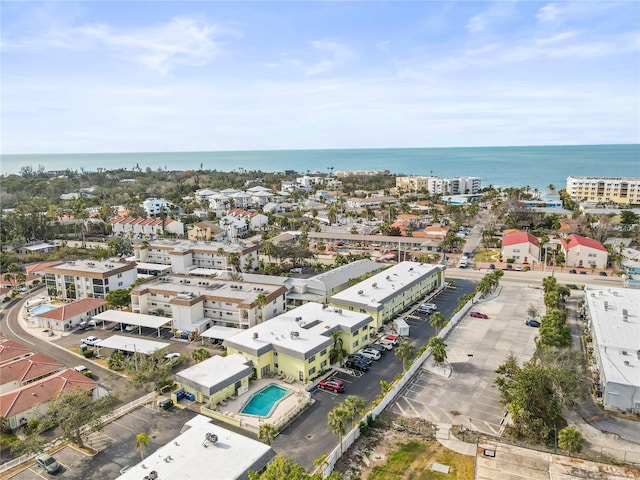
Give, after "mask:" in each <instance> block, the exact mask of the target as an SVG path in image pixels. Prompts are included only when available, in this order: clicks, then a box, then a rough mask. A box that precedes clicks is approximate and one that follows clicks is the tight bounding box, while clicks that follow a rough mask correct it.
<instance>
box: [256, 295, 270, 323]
mask: <svg viewBox="0 0 640 480" xmlns="http://www.w3.org/2000/svg"><path fill="white" fill-rule="evenodd" d="M256 303H257V304H258V306H259V307H260V319H261V320H264V307H266V306H267V304H268V303H269V297H267V296H266V295H265V294H264V293H259V294H258V296H257V297H256Z"/></svg>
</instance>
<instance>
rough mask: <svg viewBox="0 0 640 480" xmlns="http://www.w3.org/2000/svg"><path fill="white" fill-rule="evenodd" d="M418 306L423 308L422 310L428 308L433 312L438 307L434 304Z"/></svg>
mask: <svg viewBox="0 0 640 480" xmlns="http://www.w3.org/2000/svg"><path fill="white" fill-rule="evenodd" d="M420 306H421V307H424V308H429V309H431V310H433V311H435V310H438V305H436V304H435V303H423V304H422V305H420Z"/></svg>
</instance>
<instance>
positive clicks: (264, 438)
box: [258, 423, 278, 445]
mask: <svg viewBox="0 0 640 480" xmlns="http://www.w3.org/2000/svg"><path fill="white" fill-rule="evenodd" d="M276 435H278V429H277V428H276V427H274V426H273V425H271V424H270V423H265V424H264V425H260V430H258V440H260V441H261V442H262V443H266V444H267V445H271V442H273V439H274V438H276Z"/></svg>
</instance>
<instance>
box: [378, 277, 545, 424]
mask: <svg viewBox="0 0 640 480" xmlns="http://www.w3.org/2000/svg"><path fill="white" fill-rule="evenodd" d="M529 304H534V305H536V306H538V308H539V309H541V310H542V308H541V307H542V304H543V302H542V290H539V289H534V288H527V287H525V288H523V287H522V286H520V285H514V284H512V285H509V284H508V283H506V284H505V285H504V286H503V287H502V291H501V292H500V295H499V296H497V297H496V298H493V299H491V300H488V301H482V302H479V303H478V304H476V305H475V306H474V307H473V310H475V311H479V312H482V313H485V314H487V315H488V317H489V318H488V319H480V318H471V317H469V316H467V317H466V318H465V319H464V320H462V321H461V322H460V323H459V324H458V326H457V327H456V328H455V329H454V330H453V331H452V333H451V334H450V335H449V336H448V337H447V338H446V340H445V341H446V344H447V356H448V362H449V365H445V366H443V367H435V366H432V365H431V366H428V368H423V369H421V370H420V372H419V373H418V374H417V375H416V376H415V377H414V379H413V381H412V382H410V383H409V384H408V385H407V387H406V388H405V390H404V391H403V392H402V394H401V395H400V396H399V397H398V398H397V399H396V401H395V402H394V403H393V404H392V405H391V406H390V407H389V409H390V411H392V412H394V413H397V414H400V415H404V416H408V417H420V418H424V419H426V420H428V421H431V422H434V423H448V424H457V425H464V426H465V427H466V428H470V429H472V430H475V431H479V432H483V433H487V434H492V435H497V434H499V433H500V431H501V429H502V428H503V426H504V421H505V416H506V413H507V412H506V409H505V408H504V407H503V406H502V404H501V403H500V394H499V391H498V389H497V387H496V386H495V385H494V384H493V381H494V379H495V377H496V374H495V370H496V368H497V367H498V366H499V365H501V364H502V363H503V362H504V361H505V359H506V358H507V356H508V355H509V353H513V354H514V355H515V356H516V358H517V359H518V361H519V362H523V361H527V360H529V359H530V358H531V355H532V354H533V352H534V351H535V337H536V335H537V334H538V329H537V328H531V327H528V326H526V325H525V324H524V320H525V319H526V310H527V307H528V305H529Z"/></svg>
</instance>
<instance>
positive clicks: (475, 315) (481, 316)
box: [469, 312, 489, 318]
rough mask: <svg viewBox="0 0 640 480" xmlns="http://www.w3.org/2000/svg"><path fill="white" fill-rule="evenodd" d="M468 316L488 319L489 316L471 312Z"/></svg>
mask: <svg viewBox="0 0 640 480" xmlns="http://www.w3.org/2000/svg"><path fill="white" fill-rule="evenodd" d="M469 316H471V317H473V318H489V315H487V314H486V313H480V312H471V313H470V314H469Z"/></svg>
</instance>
